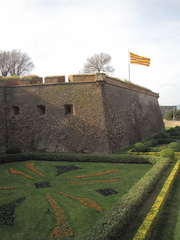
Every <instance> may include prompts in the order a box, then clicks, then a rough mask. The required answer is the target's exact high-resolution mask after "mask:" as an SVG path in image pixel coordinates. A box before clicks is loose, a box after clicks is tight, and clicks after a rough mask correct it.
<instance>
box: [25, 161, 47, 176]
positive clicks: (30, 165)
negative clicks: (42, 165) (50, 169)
mask: <svg viewBox="0 0 180 240" xmlns="http://www.w3.org/2000/svg"><path fill="white" fill-rule="evenodd" d="M34 165H35V163H25V164H24V166H25V167H26V168H28V169H30V170H31V171H32V172H35V173H37V174H39V175H40V176H42V177H45V176H44V174H42V173H41V172H39V171H38V170H36V169H35V168H34Z"/></svg>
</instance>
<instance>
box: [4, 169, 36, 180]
mask: <svg viewBox="0 0 180 240" xmlns="http://www.w3.org/2000/svg"><path fill="white" fill-rule="evenodd" d="M9 172H10V173H12V174H20V175H23V176H25V177H27V178H31V179H33V177H31V176H29V175H27V174H25V173H23V172H19V171H17V170H16V169H14V168H10V169H9Z"/></svg>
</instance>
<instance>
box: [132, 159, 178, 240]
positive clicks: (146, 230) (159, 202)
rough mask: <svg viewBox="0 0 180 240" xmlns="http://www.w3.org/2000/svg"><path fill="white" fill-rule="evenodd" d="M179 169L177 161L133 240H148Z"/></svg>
mask: <svg viewBox="0 0 180 240" xmlns="http://www.w3.org/2000/svg"><path fill="white" fill-rule="evenodd" d="M179 169H180V160H178V161H177V163H176V164H175V166H174V168H173V169H172V171H171V173H170V174H169V177H168V178H167V180H166V182H165V184H164V186H163V188H162V189H161V192H160V193H159V195H158V197H157V198H156V201H155V203H154V204H153V206H152V207H151V209H150V211H149V213H148V214H147V216H146V218H145V220H144V221H143V223H142V224H141V226H140V227H139V229H138V231H137V233H136V235H135V237H134V238H133V240H146V239H149V236H150V235H151V231H152V229H153V226H154V224H155V223H156V221H157V220H158V218H159V216H160V213H161V211H162V208H163V206H164V204H165V202H166V199H167V197H168V194H169V192H170V190H171V188H172V186H173V183H174V181H175V178H176V176H177V174H178V171H179Z"/></svg>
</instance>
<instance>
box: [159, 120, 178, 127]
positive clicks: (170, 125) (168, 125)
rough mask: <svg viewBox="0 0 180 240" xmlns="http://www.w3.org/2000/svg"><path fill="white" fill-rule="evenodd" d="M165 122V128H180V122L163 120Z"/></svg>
mask: <svg viewBox="0 0 180 240" xmlns="http://www.w3.org/2000/svg"><path fill="white" fill-rule="evenodd" d="M163 121H164V125H165V127H176V126H180V121H167V120H163Z"/></svg>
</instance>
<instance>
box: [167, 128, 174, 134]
mask: <svg viewBox="0 0 180 240" xmlns="http://www.w3.org/2000/svg"><path fill="white" fill-rule="evenodd" d="M175 131H176V130H175V128H170V129H168V130H166V132H167V133H170V132H175Z"/></svg>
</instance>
